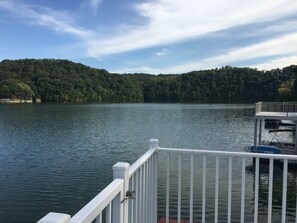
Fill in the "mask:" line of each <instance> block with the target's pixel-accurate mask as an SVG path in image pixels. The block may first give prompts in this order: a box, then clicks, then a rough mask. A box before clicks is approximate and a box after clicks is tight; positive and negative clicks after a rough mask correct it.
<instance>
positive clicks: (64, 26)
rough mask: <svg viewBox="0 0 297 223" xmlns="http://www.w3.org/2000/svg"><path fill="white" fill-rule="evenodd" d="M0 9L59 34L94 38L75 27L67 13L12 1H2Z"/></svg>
mask: <svg viewBox="0 0 297 223" xmlns="http://www.w3.org/2000/svg"><path fill="white" fill-rule="evenodd" d="M0 8H2V9H6V10H7V11H9V12H11V13H13V14H14V15H15V16H18V17H21V18H25V19H28V21H29V22H30V23H33V24H36V25H39V26H43V27H47V28H50V29H52V30H55V31H56V32H59V33H68V34H72V35H74V36H76V37H80V38H83V39H89V38H91V37H93V36H94V33H93V32H92V31H90V30H87V29H84V28H82V27H79V26H76V25H75V21H73V19H72V16H70V15H69V13H67V12H63V11H56V10H52V9H50V8H46V7H40V6H33V5H26V4H23V3H21V2H19V1H14V0H9V1H8V0H2V1H1V2H0Z"/></svg>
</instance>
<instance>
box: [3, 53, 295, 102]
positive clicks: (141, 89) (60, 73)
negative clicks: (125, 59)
mask: <svg viewBox="0 0 297 223" xmlns="http://www.w3.org/2000/svg"><path fill="white" fill-rule="evenodd" d="M296 79H297V66H296V65H292V66H289V67H286V68H283V69H275V70H271V71H258V70H256V69H251V68H237V67H230V66H226V67H223V68H220V69H212V70H204V71H193V72H190V73H185V74H181V75H174V74H173V75H158V76H155V75H149V74H126V75H120V74H112V73H109V72H107V71H106V70H103V69H94V68H90V67H88V66H85V65H82V64H79V63H73V62H70V61H68V60H54V59H43V60H35V59H24V60H3V61H2V62H0V98H19V99H31V98H32V99H35V98H41V100H42V101H43V102H255V101H260V100H261V101H277V100H281V101H283V100H286V101H288V100H297V81H296Z"/></svg>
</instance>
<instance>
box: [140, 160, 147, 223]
mask: <svg viewBox="0 0 297 223" xmlns="http://www.w3.org/2000/svg"><path fill="white" fill-rule="evenodd" d="M142 174H143V175H142V203H141V207H142V219H141V222H143V223H144V221H145V211H146V210H145V202H146V200H145V199H146V197H145V190H146V188H145V165H142Z"/></svg>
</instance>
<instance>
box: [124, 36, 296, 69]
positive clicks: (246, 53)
mask: <svg viewBox="0 0 297 223" xmlns="http://www.w3.org/2000/svg"><path fill="white" fill-rule="evenodd" d="M288 55H290V56H288ZM295 55H297V33H293V34H288V35H285V36H281V37H278V38H275V39H272V40H268V41H264V42H261V43H258V44H253V45H250V46H247V47H243V48H239V49H234V50H232V51H229V52H227V53H225V54H222V55H218V56H214V57H210V58H206V59H202V60H198V61H195V62H191V63H185V64H181V65H176V66H170V67H163V68H160V69H153V68H148V67H147V68H146V70H147V71H149V73H153V74H159V73H164V74H165V73H184V72H189V71H193V70H202V69H211V68H216V67H221V66H225V65H230V64H232V63H234V62H240V61H247V60H250V59H261V58H265V57H273V56H278V57H281V59H271V60H269V61H267V62H266V63H264V64H259V65H254V64H252V65H251V66H252V67H255V68H259V69H273V68H276V67H280V68H281V67H285V66H288V65H291V64H297V60H296V58H297V56H295ZM130 70H131V71H133V72H139V70H138V68H134V69H132V68H131V69H130Z"/></svg>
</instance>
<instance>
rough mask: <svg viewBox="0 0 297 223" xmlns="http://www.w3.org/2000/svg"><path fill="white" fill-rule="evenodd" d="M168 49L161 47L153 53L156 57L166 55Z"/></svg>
mask: <svg viewBox="0 0 297 223" xmlns="http://www.w3.org/2000/svg"><path fill="white" fill-rule="evenodd" d="M168 53H169V51H168V50H167V49H165V48H163V49H161V50H160V51H159V52H157V53H156V54H155V55H156V56H158V57H161V56H166V55H168Z"/></svg>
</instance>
